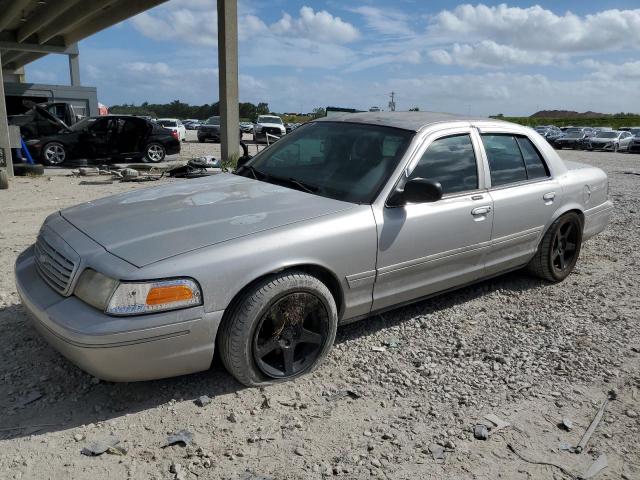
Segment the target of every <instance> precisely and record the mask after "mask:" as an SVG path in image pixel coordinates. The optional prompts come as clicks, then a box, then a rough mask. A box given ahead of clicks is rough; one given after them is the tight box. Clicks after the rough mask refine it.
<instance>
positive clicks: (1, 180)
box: [0, 170, 9, 190]
mask: <svg viewBox="0 0 640 480" xmlns="http://www.w3.org/2000/svg"><path fill="white" fill-rule="evenodd" d="M8 188H9V176H8V175H7V172H5V171H4V170H0V190H7V189H8Z"/></svg>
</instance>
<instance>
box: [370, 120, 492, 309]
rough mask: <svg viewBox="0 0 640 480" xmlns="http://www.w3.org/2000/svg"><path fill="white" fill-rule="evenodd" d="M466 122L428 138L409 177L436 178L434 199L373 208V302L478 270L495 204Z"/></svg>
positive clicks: (455, 282) (443, 285) (477, 274)
mask: <svg viewBox="0 0 640 480" xmlns="http://www.w3.org/2000/svg"><path fill="white" fill-rule="evenodd" d="M479 148H480V144H479V139H478V137H477V135H476V134H475V133H473V132H472V131H471V129H466V128H465V129H457V130H455V131H448V132H447V133H446V135H444V134H440V136H434V137H433V138H432V139H428V140H427V142H426V143H425V146H424V147H423V150H422V153H420V154H419V155H420V160H419V161H418V162H417V164H416V166H415V168H414V169H413V171H412V172H411V173H410V174H409V176H408V178H409V179H412V178H426V179H429V180H434V181H437V182H440V184H441V185H442V188H443V192H444V197H443V198H442V199H441V200H440V201H437V202H434V203H425V204H409V205H406V206H403V207H393V208H391V207H385V208H384V209H383V210H382V211H381V212H378V213H377V214H376V220H377V222H378V263H377V279H376V284H375V287H374V295H373V297H374V298H373V309H374V310H377V309H381V308H386V307H389V306H392V305H396V304H400V303H404V302H408V301H411V300H415V299H418V298H420V297H424V296H427V295H431V294H433V293H436V292H439V291H443V290H447V289H450V288H453V287H456V286H460V285H462V284H465V283H469V282H472V281H474V280H477V279H479V278H481V277H482V276H483V271H484V261H485V258H484V255H485V253H486V251H487V250H488V248H489V242H490V240H491V228H492V222H493V203H492V201H491V197H490V196H489V194H488V193H487V192H486V190H485V189H484V187H485V185H484V167H483V164H482V163H481V162H480V161H479V159H480V158H481V157H480V156H479V155H476V153H477V151H479Z"/></svg>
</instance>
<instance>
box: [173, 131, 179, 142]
mask: <svg viewBox="0 0 640 480" xmlns="http://www.w3.org/2000/svg"><path fill="white" fill-rule="evenodd" d="M171 136H172V137H173V138H175V139H176V140H180V137H179V136H178V131H177V130H171Z"/></svg>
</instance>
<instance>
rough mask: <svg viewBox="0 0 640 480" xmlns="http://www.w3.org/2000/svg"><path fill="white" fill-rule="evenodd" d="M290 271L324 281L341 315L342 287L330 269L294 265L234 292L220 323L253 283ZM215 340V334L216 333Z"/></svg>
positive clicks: (265, 275) (342, 308)
mask: <svg viewBox="0 0 640 480" xmlns="http://www.w3.org/2000/svg"><path fill="white" fill-rule="evenodd" d="M291 271H298V272H304V273H306V274H308V275H311V276H313V277H316V278H317V279H318V280H320V281H321V282H322V283H324V284H325V285H326V286H327V288H328V289H329V291H330V292H331V295H332V296H333V299H334V301H335V302H336V307H337V309H338V318H340V317H341V316H342V312H343V311H344V306H343V300H344V294H343V293H342V288H341V287H340V282H339V281H338V278H337V277H336V276H335V275H334V274H333V273H332V272H331V271H330V270H328V269H326V268H324V267H321V266H319V265H295V266H291V267H287V268H283V269H281V270H274V271H272V272H269V273H266V274H264V275H262V276H260V277H258V278H256V279H255V280H253V281H252V282H251V283H249V284H247V285H245V286H244V287H242V288H241V289H240V291H238V293H236V294H235V296H234V297H233V298H232V299H231V301H230V302H229V305H227V308H225V310H224V315H223V316H222V321H221V323H224V322H225V320H226V319H227V318H228V316H229V315H231V313H232V312H233V310H234V309H235V307H236V305H237V303H238V302H239V301H240V299H241V298H242V295H244V293H245V292H246V291H247V290H249V289H250V288H251V287H253V286H254V285H255V284H257V283H258V282H260V281H262V280H264V279H265V278H268V277H270V276H272V275H275V274H276V273H282V272H291ZM218 331H220V329H218ZM216 342H217V334H216Z"/></svg>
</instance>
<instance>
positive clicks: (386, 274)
mask: <svg viewBox="0 0 640 480" xmlns="http://www.w3.org/2000/svg"><path fill="white" fill-rule="evenodd" d="M245 160H246V159H245ZM612 209H613V206H612V203H611V202H610V201H609V200H608V182H607V177H606V175H605V174H604V172H602V171H601V170H599V169H597V168H592V167H589V166H586V165H582V164H578V163H569V162H563V161H562V160H561V159H560V158H559V157H558V155H557V153H556V152H555V151H554V150H553V148H552V147H551V146H549V145H548V143H547V142H546V141H545V140H544V139H543V138H542V137H541V136H540V135H538V134H537V133H535V132H534V131H533V130H531V129H528V128H524V127H521V126H518V125H514V124H510V123H505V122H501V121H495V120H488V119H470V118H464V117H456V116H451V115H443V114H432V113H380V112H378V113H365V114H351V115H346V116H343V117H332V118H326V119H323V120H318V121H315V122H312V123H309V124H306V125H304V126H302V127H300V128H298V129H296V130H295V131H294V132H292V133H291V134H290V135H287V136H285V137H284V138H283V139H282V140H280V141H279V142H277V143H275V144H274V145H272V146H271V147H269V148H267V149H265V150H264V151H262V152H260V153H259V154H258V155H257V156H256V157H254V158H252V159H250V160H248V161H247V162H246V163H244V164H243V165H242V166H240V167H239V168H238V169H237V171H236V172H235V174H221V175H217V176H214V177H210V178H204V179H198V180H190V181H188V182H187V181H185V182H183V183H172V184H170V185H165V186H161V187H157V188H150V189H147V190H142V191H134V192H130V193H125V194H122V195H116V196H113V197H109V198H105V199H101V200H97V201H94V202H90V203H86V204H83V205H79V206H76V207H73V208H69V209H66V210H63V211H61V212H58V213H56V214H54V215H51V216H50V217H49V218H48V219H47V220H46V221H45V223H44V225H43V227H42V229H41V231H40V234H39V236H38V239H37V242H36V244H35V245H33V246H31V247H30V248H28V249H27V250H26V251H24V252H23V253H22V254H21V255H20V256H19V258H18V260H17V263H16V283H17V286H18V291H19V293H20V295H21V297H22V300H23V303H24V305H25V307H26V308H27V309H28V310H29V311H30V312H31V313H32V316H33V319H34V324H35V326H36V328H37V329H38V330H39V331H40V332H41V334H42V335H43V336H44V337H45V338H46V339H47V340H48V341H49V342H50V343H51V344H52V345H53V346H54V347H55V348H57V349H58V350H59V351H60V352H61V353H62V354H63V355H65V356H66V357H68V358H69V359H70V360H71V361H73V362H75V363H76V364H77V365H78V366H80V367H81V368H83V369H84V370H86V371H88V372H90V373H92V374H93V375H96V376H97V377H100V378H103V379H106V380H112V381H136V380H147V379H154V378H162V377H169V376H175V375H182V374H187V373H191V372H196V371H201V370H206V369H208V368H209V366H210V364H211V362H212V360H213V357H214V350H215V349H216V348H217V349H218V350H219V352H220V357H221V358H222V361H223V363H224V365H225V366H226V368H227V369H228V371H229V372H230V373H231V374H232V375H234V376H235V377H236V378H237V379H238V380H239V381H240V382H242V383H243V384H245V385H250V386H257V385H265V384H268V383H273V382H278V381H284V380H290V379H293V378H296V377H298V376H300V375H303V374H305V373H308V372H310V371H312V370H313V369H315V368H316V367H318V365H319V364H321V362H322V360H323V359H324V358H325V357H326V356H327V354H328V352H329V350H330V349H331V346H332V344H333V341H334V338H335V334H336V328H337V327H338V325H339V324H344V323H348V322H352V321H355V320H358V319H366V318H367V317H370V316H371V315H372V314H373V313H374V312H380V311H382V310H385V309H390V308H393V307H396V306H398V305H402V304H406V303H410V302H415V301H418V300H420V299H424V298H426V297H429V296H432V295H435V294H437V293H440V292H444V291H449V290H452V289H455V288H458V287H461V286H463V285H467V284H470V283H473V282H478V281H480V280H482V279H484V278H487V277H491V276H495V275H498V274H501V273H503V272H508V271H512V270H516V269H521V268H526V269H527V270H528V271H530V272H532V273H533V274H535V275H537V276H539V277H541V278H543V279H545V280H546V281H549V282H560V281H562V280H564V279H565V278H566V277H567V276H568V275H569V274H570V273H571V271H572V270H573V268H574V266H575V265H576V262H577V261H578V256H579V253H580V247H581V244H582V242H584V241H585V240H587V239H588V238H590V237H592V236H593V235H596V234H597V233H599V232H601V231H602V230H604V229H605V228H606V226H607V224H608V223H609V220H610V216H611V213H612Z"/></svg>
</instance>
